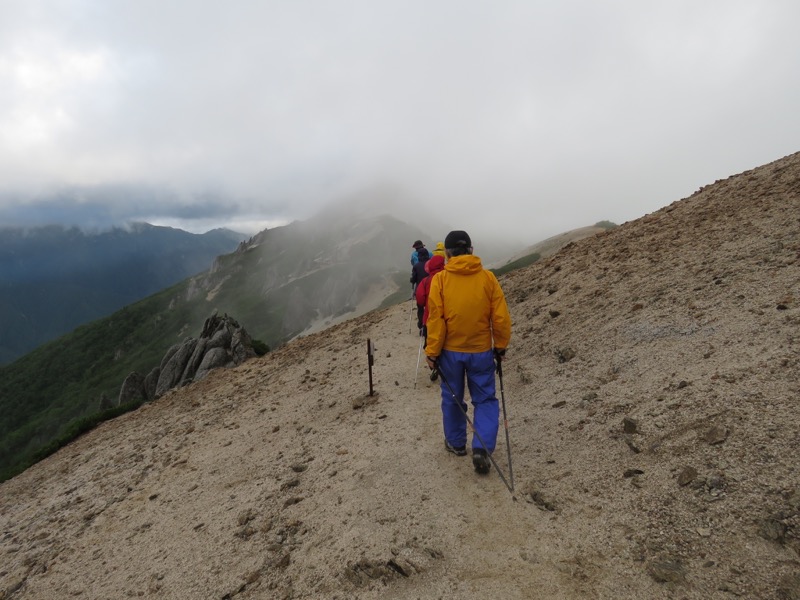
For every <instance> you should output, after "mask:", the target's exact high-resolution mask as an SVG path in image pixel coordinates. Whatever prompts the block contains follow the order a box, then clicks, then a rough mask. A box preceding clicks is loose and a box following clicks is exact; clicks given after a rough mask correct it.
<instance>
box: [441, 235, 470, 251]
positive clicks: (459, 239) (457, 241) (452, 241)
mask: <svg viewBox="0 0 800 600" xmlns="http://www.w3.org/2000/svg"><path fill="white" fill-rule="evenodd" d="M444 247H445V249H446V250H456V249H458V248H464V249H465V250H466V249H467V248H472V240H471V239H469V234H468V233H467V232H466V231H451V232H450V233H448V234H447V237H446V238H444Z"/></svg>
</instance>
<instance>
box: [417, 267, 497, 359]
mask: <svg viewBox="0 0 800 600" xmlns="http://www.w3.org/2000/svg"><path fill="white" fill-rule="evenodd" d="M428 311H429V315H428V323H427V325H428V344H427V346H426V347H425V353H426V354H427V355H428V356H430V357H432V358H436V357H437V356H439V354H440V353H441V351H442V349H444V350H452V351H454V352H485V351H487V350H491V349H492V348H497V349H502V348H506V347H507V346H508V342H509V341H510V339H511V316H510V315H509V313H508V306H507V305H506V298H505V295H504V294H503V290H502V288H501V287H500V284H499V283H498V281H497V278H496V277H495V276H494V273H492V272H491V271H488V270H486V269H484V268H483V265H482V264H481V259H480V258H478V257H477V256H473V255H471V254H465V255H462V256H455V257H453V258H451V259H450V260H448V261H447V264H446V265H445V267H444V271H441V272H439V273H437V274H436V275H434V276H433V278H432V280H431V289H430V294H429V295H428Z"/></svg>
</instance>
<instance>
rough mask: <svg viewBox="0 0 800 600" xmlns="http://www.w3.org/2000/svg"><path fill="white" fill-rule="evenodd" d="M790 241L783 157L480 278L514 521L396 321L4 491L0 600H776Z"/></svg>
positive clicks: (124, 425)
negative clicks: (497, 321)
mask: <svg viewBox="0 0 800 600" xmlns="http://www.w3.org/2000/svg"><path fill="white" fill-rule="evenodd" d="M798 231H800V155H792V156H790V157H787V158H785V159H782V160H781V161H777V162H776V163H773V164H770V165H766V166H764V167H761V168H759V169H756V170H754V171H750V172H747V173H743V174H741V175H739V176H736V177H733V178H729V179H727V180H724V181H721V182H718V183H717V184H715V185H712V186H708V187H706V188H704V189H703V190H701V191H699V192H698V193H696V194H695V195H693V196H691V197H690V198H687V199H685V200H683V201H681V202H678V203H675V204H673V205H671V206H669V207H666V208H665V209H663V210H661V211H658V212H656V213H653V214H651V215H648V216H646V217H643V218H642V219H639V220H637V221H635V222H632V223H628V224H625V225H623V226H621V227H619V228H617V229H614V230H612V231H609V232H607V233H602V234H600V235H597V236H594V237H591V238H587V239H584V240H581V241H579V242H576V243H574V244H571V245H569V246H567V247H566V248H564V249H563V250H562V251H561V252H560V253H558V254H557V255H555V256H553V257H551V258H549V259H547V260H544V261H542V262H540V263H537V264H535V265H532V266H531V267H529V268H527V269H524V270H521V271H517V272H514V273H511V274H509V275H508V276H506V277H504V278H502V279H501V283H502V285H503V287H504V289H505V291H506V295H507V298H508V302H509V306H510V308H511V312H512V318H513V320H514V334H513V336H514V337H513V340H512V344H511V346H510V350H509V356H508V359H507V361H506V362H505V363H504V371H505V377H504V387H505V396H506V404H507V408H508V413H509V414H508V416H509V432H510V438H511V446H512V458H513V468H514V476H515V482H516V494H515V496H516V498H517V500H516V501H515V500H514V499H513V497H512V494H511V493H509V491H508V490H507V489H506V487H505V486H504V485H503V483H502V482H501V480H500V479H499V477H498V476H497V475H496V474H495V473H492V474H490V475H489V476H484V477H481V476H478V475H476V474H475V473H474V472H473V470H472V466H471V462H470V459H469V458H468V457H463V458H459V457H455V456H453V455H451V454H448V453H446V452H445V451H444V449H443V447H442V433H441V424H440V410H439V389H438V386H437V385H435V384H431V382H430V381H429V380H427V379H426V377H425V375H426V372H425V371H424V369H423V368H420V376H419V379H418V382H417V386H416V388H415V387H414V374H415V366H416V360H417V355H418V337H417V336H416V335H415V332H412V333H409V320H410V319H409V318H410V316H411V314H410V312H411V310H410V309H411V306H410V302H409V303H407V304H405V305H399V306H395V307H392V308H389V309H386V310H383V311H379V312H372V313H369V314H367V315H364V316H362V317H359V318H357V319H354V320H351V321H347V322H345V323H342V324H339V325H335V326H333V327H331V328H329V329H326V330H324V331H321V332H319V333H317V334H313V335H309V336H307V337H304V338H301V339H298V340H296V341H294V342H292V343H290V344H288V345H287V346H285V347H283V348H281V349H279V350H277V351H275V352H273V353H270V354H269V355H267V356H265V357H263V358H260V359H254V360H251V361H249V362H248V363H246V364H244V365H242V366H241V367H239V368H236V369H232V370H227V371H217V372H214V373H212V375H211V376H209V377H208V378H207V379H205V380H203V381H201V382H199V383H197V384H192V385H190V386H187V387H185V388H182V389H180V390H177V391H174V392H171V393H169V394H168V395H166V396H165V397H163V398H161V399H159V400H157V401H156V402H154V403H152V404H150V405H147V406H144V407H142V408H141V409H140V410H138V411H136V412H134V413H130V414H127V415H125V416H123V417H120V418H118V419H116V420H115V421H113V422H109V423H105V424H103V425H101V426H100V427H98V428H97V429H96V430H94V431H92V432H90V433H89V434H87V435H85V436H83V437H82V438H80V439H79V440H77V441H75V442H74V443H73V444H71V445H69V446H68V447H66V448H64V449H62V450H61V451H60V452H58V453H57V454H55V455H54V456H52V457H50V458H48V459H47V460H45V461H43V462H41V463H40V464H38V465H35V466H34V467H32V468H31V469H29V470H28V471H27V472H25V473H23V474H21V475H19V476H18V477H16V478H14V479H13V480H10V481H7V482H5V483H3V484H2V485H0V599H3V600H7V599H10V598H14V599H15V600H17V599H26V600H27V599H50V598H53V599H62V598H70V597H79V598H92V599H94V598H97V599H101V598H103V599H106V598H112V599H116V598H128V597H148V598H150V597H151V598H165V599H166V598H174V599H178V598H180V599H186V598H210V599H224V598H265V599H266V598H269V599H272V598H280V599H282V598H324V599H329V598H339V599H351V598H352V599H365V600H366V599H378V598H380V599H381V600H385V599H388V598H392V599H402V600H405V599H409V600H410V599H416V598H419V599H461V598H467V599H473V598H475V599H487V598H499V599H510V600H513V599H523V598H525V599H528V598H547V599H549V598H555V599H561V598H563V599H568V600H571V599H583V598H589V599H601V598H603V599H605V598H609V599H610V598H614V599H640V598H641V599H662V598H664V599H666V598H669V599H672V598H674V599H687V600H700V599H734V598H758V599H762V598H763V599H781V600H787V599H788V600H796V599H798V598H800V557H799V556H798V552H799V551H800V516H799V515H800V476H799V475H798V468H799V467H800V464H799V463H798V449H799V447H800V432H799V431H800V430H799V428H798V422H799V421H798V402H799V401H800V375H799V373H800V370H799V369H798V367H799V366H800V342H799V341H798V340H799V339H800V329H799V327H800V303H799V302H798V299H799V298H800V234H799V233H798ZM412 329H413V328H412ZM368 339H371V340H373V341H374V343H375V345H376V346H377V353H376V364H375V366H374V387H375V390H376V392H377V394H376V395H374V396H372V397H370V396H368V394H367V392H368V373H367V352H366V345H367V340H368ZM626 428H627V432H626ZM495 457H496V459H497V462H498V463H499V465H500V466H501V467H502V468H503V469H504V470H505V472H506V474H508V466H509V465H508V460H507V453H506V446H505V444H504V435H503V429H502V427H501V433H500V443H499V446H498V450H497V452H496V453H495Z"/></svg>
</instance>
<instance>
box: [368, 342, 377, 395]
mask: <svg viewBox="0 0 800 600" xmlns="http://www.w3.org/2000/svg"><path fill="white" fill-rule="evenodd" d="M367 360H368V362H369V395H370V396H372V394H373V391H372V365H373V364H375V345H374V344H373V343H372V340H371V339H369V338H367Z"/></svg>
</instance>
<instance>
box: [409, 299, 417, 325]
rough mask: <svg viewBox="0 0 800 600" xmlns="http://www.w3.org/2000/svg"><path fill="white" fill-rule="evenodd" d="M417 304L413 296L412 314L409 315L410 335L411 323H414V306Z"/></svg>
mask: <svg viewBox="0 0 800 600" xmlns="http://www.w3.org/2000/svg"><path fill="white" fill-rule="evenodd" d="M415 304H416V302H415V301H414V296H413V295H412V296H411V312H410V313H408V333H411V323H413V322H414V308H415V307H414V305H415Z"/></svg>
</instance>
